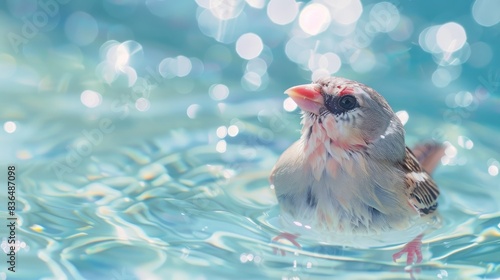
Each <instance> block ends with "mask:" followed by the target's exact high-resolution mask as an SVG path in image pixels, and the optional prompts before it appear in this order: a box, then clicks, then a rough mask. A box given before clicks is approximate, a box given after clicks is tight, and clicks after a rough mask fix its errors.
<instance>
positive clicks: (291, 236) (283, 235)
mask: <svg viewBox="0 0 500 280" xmlns="http://www.w3.org/2000/svg"><path fill="white" fill-rule="evenodd" d="M297 237H299V235H298V234H297V235H295V234H291V233H287V232H284V233H280V234H279V235H278V236H276V237H275V238H273V242H279V241H280V240H283V239H285V240H288V241H289V242H291V243H292V244H293V245H294V246H295V247H297V248H299V249H302V246H300V244H299V242H297V240H295V239H297ZM278 250H279V252H280V253H281V255H282V256H284V255H285V254H286V253H285V250H283V249H278V248H273V253H274V254H275V255H277V254H278Z"/></svg>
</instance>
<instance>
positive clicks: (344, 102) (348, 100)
mask: <svg viewBox="0 0 500 280" xmlns="http://www.w3.org/2000/svg"><path fill="white" fill-rule="evenodd" d="M338 102H339V106H340V107H341V108H342V109H344V110H351V109H354V107H356V105H357V102H356V97H354V96H352V95H344V96H342V97H340V98H339V101H338Z"/></svg>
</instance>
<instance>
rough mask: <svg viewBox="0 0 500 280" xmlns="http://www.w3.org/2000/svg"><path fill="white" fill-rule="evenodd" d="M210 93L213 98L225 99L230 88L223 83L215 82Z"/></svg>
mask: <svg viewBox="0 0 500 280" xmlns="http://www.w3.org/2000/svg"><path fill="white" fill-rule="evenodd" d="M208 94H209V95H210V97H211V98H212V99H213V100H217V101H220V100H224V99H226V98H227V97H228V96H229V88H228V87H227V86H226V85H223V84H215V85H212V86H210V88H209V89H208Z"/></svg>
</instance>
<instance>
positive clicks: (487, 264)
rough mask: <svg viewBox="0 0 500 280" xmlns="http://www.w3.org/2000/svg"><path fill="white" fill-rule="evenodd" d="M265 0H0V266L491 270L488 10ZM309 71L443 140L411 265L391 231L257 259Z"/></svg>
mask: <svg viewBox="0 0 500 280" xmlns="http://www.w3.org/2000/svg"><path fill="white" fill-rule="evenodd" d="M268 2H269V1H263V0H247V1H242V0H220V1H216V0H197V1H161V0H147V1H139V0H126V1H116V0H104V1H96V0H91V1H78V0H73V1H71V0H52V1H50V0H46V1H45V0H40V1H36V0H18V1H15V0H7V1H4V2H2V3H1V4H0V34H2V36H1V37H0V90H1V91H0V92H1V94H0V106H1V107H0V124H1V125H2V127H1V128H0V168H1V170H0V178H1V181H2V184H3V185H4V186H7V181H8V177H7V168H8V166H15V168H16V180H15V183H16V186H17V187H16V200H15V202H16V210H15V213H14V215H13V216H11V215H10V213H9V212H6V211H5V209H7V202H8V192H7V187H5V188H2V192H1V194H0V203H1V206H0V208H1V209H2V211H1V212H0V214H1V218H0V219H1V220H2V221H3V223H4V224H5V225H3V224H2V225H0V228H2V230H1V231H0V234H1V236H0V237H1V238H2V249H3V250H4V252H5V254H4V253H2V255H3V257H1V258H0V259H1V260H2V261H1V265H0V268H1V270H0V279H332V278H333V279H409V278H410V277H412V275H413V277H415V278H416V279H497V278H500V266H499V263H500V261H499V260H500V253H498V252H499V249H500V241H499V240H500V239H499V237H500V192H499V191H500V189H499V188H500V184H499V183H500V180H499V175H498V174H499V169H500V163H499V162H500V144H499V142H498V141H497V139H498V138H499V137H500V132H499V128H500V122H499V117H500V68H499V66H498V65H500V57H499V54H498V50H499V48H500V36H499V35H500V24H499V22H500V16H498V12H497V11H498V10H499V9H500V6H499V4H498V3H497V2H496V1H494V0H476V1H470V2H469V1H451V0H449V1H439V2H435V1H430V0H425V1H409V0H393V1H389V2H379V1H362V2H359V1H356V0H350V1H347V0H346V1H326V0H325V1H300V2H297V3H296V2H294V1H292V0H271V1H270V2H269V3H268ZM321 75H338V76H343V77H346V78H349V79H354V80H358V81H360V82H363V83H365V84H367V85H369V86H371V87H373V88H374V89H376V90H377V91H378V92H379V93H381V94H382V95H383V96H384V97H385V98H386V99H387V100H388V102H389V103H390V105H391V106H392V108H393V109H394V110H395V111H398V112H399V114H400V116H402V117H403V118H404V119H405V120H406V119H407V122H406V124H405V129H406V141H407V144H408V145H409V146H412V145H414V144H415V143H418V142H419V141H424V140H428V139H434V140H436V141H440V142H447V143H448V144H449V145H450V147H451V148H449V149H447V151H446V156H445V157H444V158H443V159H442V164H441V165H440V166H439V167H438V169H437V170H436V172H435V173H434V178H435V180H436V182H437V184H438V185H439V187H440V190H441V196H440V198H439V204H440V206H439V209H440V214H441V219H442V225H441V227H439V228H438V229H435V230H433V231H431V232H429V233H428V234H426V235H425V236H424V239H423V243H424V245H423V257H424V260H423V262H422V263H420V264H415V265H413V266H411V267H406V264H405V262H404V261H399V262H397V263H395V262H393V261H392V254H393V253H395V252H397V251H398V250H399V249H401V247H402V244H391V245H387V246H383V247H377V248H365V249H357V248H355V247H351V246H336V245H319V244H315V243H314V242H310V241H309V242H305V243H303V245H304V247H303V249H301V250H299V249H297V248H295V247H293V246H288V245H286V244H284V245H281V244H280V245H278V246H279V247H280V248H282V249H284V250H286V251H287V252H288V253H287V254H286V256H281V255H275V254H273V246H276V244H273V243H272V242H271V239H272V238H273V237H274V236H276V235H277V234H279V233H280V232H281V231H282V228H281V226H280V224H279V222H277V220H279V209H278V205H277V201H276V199H275V197H274V193H273V191H272V189H271V188H270V186H269V183H268V180H267V178H268V176H269V173H270V170H271V168H272V167H273V165H274V163H275V161H276V159H277V158H278V156H279V155H280V154H281V153H282V152H283V151H284V150H285V149H286V148H287V147H288V146H289V145H290V144H291V143H293V142H294V141H295V140H296V139H298V137H299V136H300V134H299V129H300V124H299V122H300V114H299V110H298V109H296V108H295V107H294V104H293V103H291V102H290V100H287V99H286V97H287V96H286V95H283V91H284V90H285V89H287V88H288V87H290V86H293V85H297V84H302V83H308V82H310V80H311V79H312V78H315V77H319V76H321ZM8 217H17V227H16V231H15V240H16V242H17V243H16V246H15V252H16V266H15V270H16V272H12V271H9V270H8V268H9V264H7V262H6V261H7V260H8V256H7V253H9V251H10V249H9V247H8V246H7V244H8V237H9V236H10V233H9V232H8V231H6V230H5V229H6V225H7V224H8V222H7V221H8V220H7V218H8ZM405 267H406V270H405ZM409 269H411V270H412V271H413V274H412V275H411V274H410V273H409V272H408V270H409Z"/></svg>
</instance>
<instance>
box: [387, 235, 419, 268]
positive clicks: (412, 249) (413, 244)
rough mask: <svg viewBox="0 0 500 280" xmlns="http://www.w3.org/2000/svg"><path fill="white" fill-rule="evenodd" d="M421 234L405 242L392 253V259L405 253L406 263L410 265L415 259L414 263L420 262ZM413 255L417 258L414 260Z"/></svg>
mask: <svg viewBox="0 0 500 280" xmlns="http://www.w3.org/2000/svg"><path fill="white" fill-rule="evenodd" d="M421 247H422V234H421V235H419V236H417V237H415V239H413V240H412V241H410V242H409V243H408V244H406V245H405V246H404V247H403V249H402V250H401V251H399V252H397V253H395V254H394V255H392V259H393V260H394V262H396V260H397V259H399V258H400V257H401V256H402V255H404V254H407V256H406V264H407V265H411V264H413V262H414V261H415V263H421V262H422V249H421ZM415 257H416V258H417V259H416V260H415Z"/></svg>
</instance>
